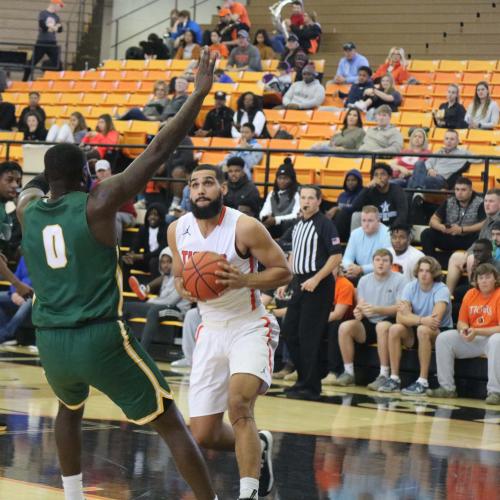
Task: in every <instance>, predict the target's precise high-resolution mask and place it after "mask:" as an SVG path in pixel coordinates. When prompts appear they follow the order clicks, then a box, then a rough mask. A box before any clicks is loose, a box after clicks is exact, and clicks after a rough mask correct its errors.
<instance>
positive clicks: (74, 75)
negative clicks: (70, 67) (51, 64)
mask: <svg viewBox="0 0 500 500" xmlns="http://www.w3.org/2000/svg"><path fill="white" fill-rule="evenodd" d="M81 77H82V72H81V71H60V72H59V77H58V80H73V81H78V80H79V79H80V78H81Z"/></svg>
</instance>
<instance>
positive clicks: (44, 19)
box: [23, 0, 64, 82]
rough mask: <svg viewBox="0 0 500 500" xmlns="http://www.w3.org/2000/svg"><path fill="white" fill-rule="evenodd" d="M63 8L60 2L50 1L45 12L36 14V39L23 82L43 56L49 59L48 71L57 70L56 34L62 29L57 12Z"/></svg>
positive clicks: (58, 64) (58, 62) (57, 0)
mask: <svg viewBox="0 0 500 500" xmlns="http://www.w3.org/2000/svg"><path fill="white" fill-rule="evenodd" d="M63 7H64V2H62V1H61V0H51V1H50V4H49V5H48V7H47V8H46V9H45V10H42V11H41V12H40V14H38V38H37V39H36V44H35V48H34V51H33V56H32V58H31V61H30V62H29V63H28V67H27V68H26V69H25V71H24V77H23V81H25V82H26V81H28V79H29V78H30V76H31V68H32V67H34V66H36V65H37V64H38V63H39V62H40V61H41V59H42V58H43V56H44V55H47V56H48V58H49V59H50V69H54V70H55V69H59V68H60V65H61V63H60V61H59V46H58V45H57V38H56V33H61V32H62V30H63V28H62V25H61V19H60V17H59V16H58V14H57V13H58V12H59V11H60V10H61V9H62V8H63Z"/></svg>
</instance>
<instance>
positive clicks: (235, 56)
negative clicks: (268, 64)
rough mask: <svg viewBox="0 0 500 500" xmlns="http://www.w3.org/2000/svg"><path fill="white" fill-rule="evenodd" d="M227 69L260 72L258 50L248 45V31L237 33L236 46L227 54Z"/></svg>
mask: <svg viewBox="0 0 500 500" xmlns="http://www.w3.org/2000/svg"><path fill="white" fill-rule="evenodd" d="M227 69H228V70H249V71H262V65H261V60H260V53H259V50H258V49H257V48H256V47H254V46H253V45H251V44H250V40H249V34H248V31H245V30H240V31H238V45H237V46H236V47H235V48H234V49H233V50H231V53H230V54H229V59H228V60H227Z"/></svg>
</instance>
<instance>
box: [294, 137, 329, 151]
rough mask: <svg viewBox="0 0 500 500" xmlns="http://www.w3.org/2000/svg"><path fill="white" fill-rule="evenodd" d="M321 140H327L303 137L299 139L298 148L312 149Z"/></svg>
mask: <svg viewBox="0 0 500 500" xmlns="http://www.w3.org/2000/svg"><path fill="white" fill-rule="evenodd" d="M320 142H326V141H318V140H317V139H304V138H301V139H299V146H298V148H297V149H299V150H300V149H306V150H310V149H311V147H312V146H314V145H315V144H318V143H320Z"/></svg>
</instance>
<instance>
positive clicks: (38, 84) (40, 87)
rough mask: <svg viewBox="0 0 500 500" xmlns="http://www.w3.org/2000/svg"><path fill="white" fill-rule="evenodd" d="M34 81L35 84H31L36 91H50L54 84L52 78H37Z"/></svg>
mask: <svg viewBox="0 0 500 500" xmlns="http://www.w3.org/2000/svg"><path fill="white" fill-rule="evenodd" d="M32 83H33V84H32V85H31V90H32V91H36V92H48V91H50V90H51V89H52V85H53V84H54V82H53V81H52V80H50V81H44V80H36V81H34V82H32Z"/></svg>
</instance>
